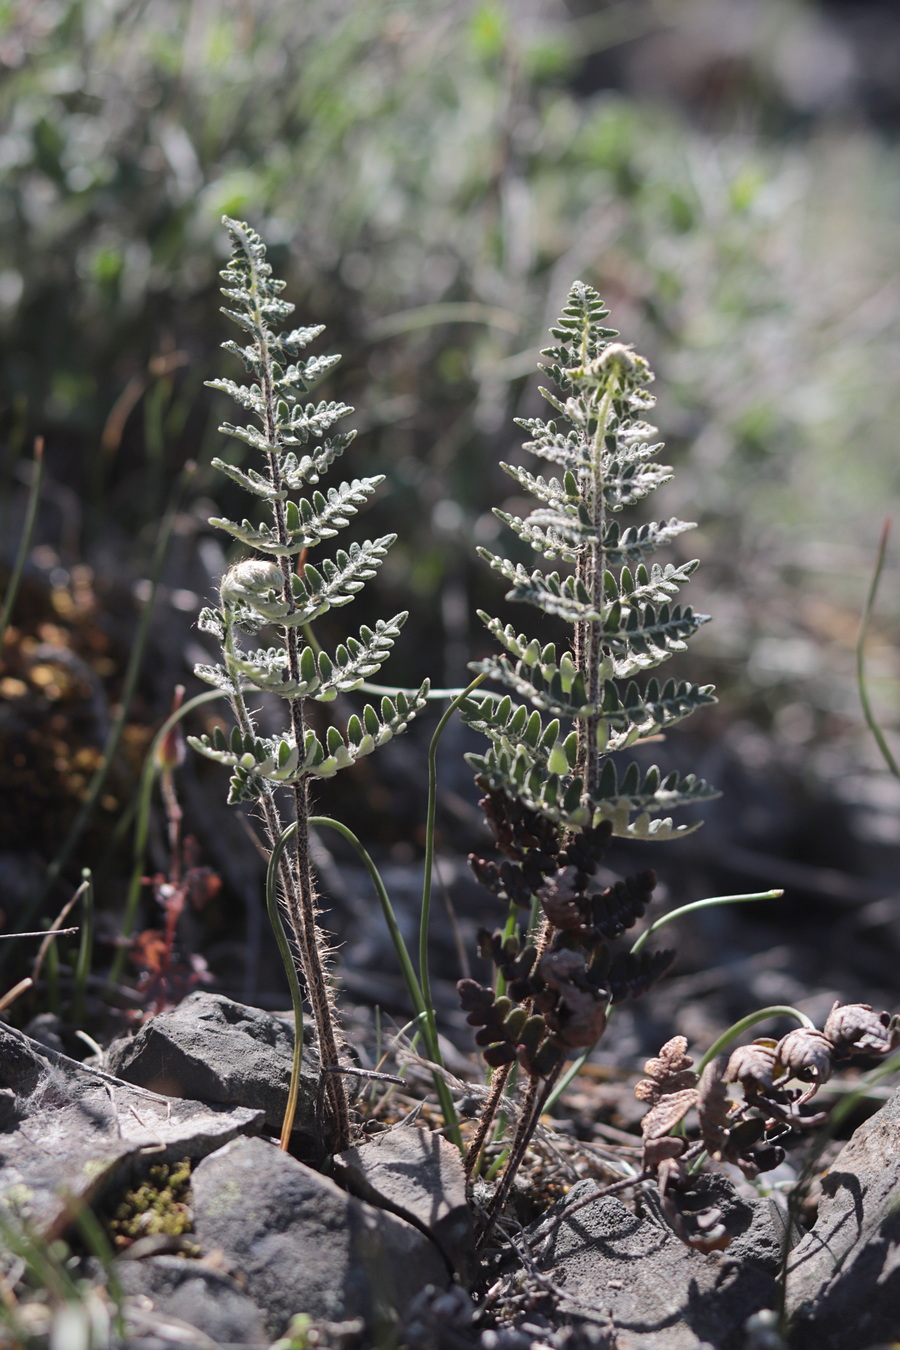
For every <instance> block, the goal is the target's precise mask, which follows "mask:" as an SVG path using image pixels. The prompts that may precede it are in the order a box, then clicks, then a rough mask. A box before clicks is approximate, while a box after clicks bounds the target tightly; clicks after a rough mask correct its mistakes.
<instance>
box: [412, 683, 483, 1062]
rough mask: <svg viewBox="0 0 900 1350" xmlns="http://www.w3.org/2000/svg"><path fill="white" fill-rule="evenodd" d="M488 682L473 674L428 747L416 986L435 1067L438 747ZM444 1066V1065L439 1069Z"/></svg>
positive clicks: (447, 710) (442, 720)
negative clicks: (432, 951) (431, 935)
mask: <svg viewBox="0 0 900 1350" xmlns="http://www.w3.org/2000/svg"><path fill="white" fill-rule="evenodd" d="M486 679H487V676H486V675H476V677H475V679H474V680H472V682H471V683H470V684H468V685H467V686H466V688H465V689H464V690H463V691H462V693H461V694H458V695H457V697H456V698H455V699H454V700H453V702H452V703H451V704H450V706H449V707H448V708H447V709H446V711H445V712H444V714H443V716H442V717H441V720H440V721H439V722H438V724H437V726H436V727H435V729H434V735H433V736H432V738H431V744H430V745H429V747H428V814H427V817H426V822H425V875H424V878H423V883H422V913H421V917H420V920H419V983H420V987H421V990H422V997H423V999H424V1001H425V1007H426V1009H427V1010H428V1028H429V1029H428V1038H429V1039H430V1040H431V1041H433V1046H432V1045H429V1051H432V1049H433V1051H434V1060H435V1063H436V1064H441V1063H442V1062H441V1059H440V1053H439V1051H438V1045H437V1024H436V1022H435V1020H434V1007H433V1004H432V999H431V976H430V972H429V969H428V924H429V920H430V917H431V883H432V875H433V872H434V822H435V815H436V812H437V748H438V744H439V742H440V739H441V737H442V736H443V734H444V730H445V728H446V726H447V723H448V722H449V721H450V718H451V717H452V716H453V714H454V713H455V712H456V710H457V708H458V707H459V706H460V704H461V703H462V702H463V701H464V700H465V699H466V698H468V696H469V694H471V693H472V691H473V690H475V689H477V688H478V686H479V685H480V684H483V683H484V681H485V680H486ZM442 1067H443V1066H442Z"/></svg>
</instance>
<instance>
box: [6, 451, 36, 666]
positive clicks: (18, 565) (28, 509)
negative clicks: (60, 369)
mask: <svg viewBox="0 0 900 1350" xmlns="http://www.w3.org/2000/svg"><path fill="white" fill-rule="evenodd" d="M43 476H44V438H43V436H38V437H37V438H36V439H35V442H34V467H33V469H32V471H31V482H30V484H29V486H28V502H27V504H26V506H25V521H24V524H23V526H22V538H21V539H20V540H19V548H18V551H17V552H16V561H15V563H14V564H13V570H12V574H11V576H10V578H9V585H8V586H7V588H6V595H5V596H4V597H3V609H2V610H0V657H2V655H3V639H4V637H5V636H6V629H7V625H8V624H9V616H10V615H11V614H12V608H13V605H14V604H15V602H16V596H17V594H18V592H19V586H20V584H21V581H22V573H23V572H24V571H25V560H26V558H27V557H28V550H29V548H30V547H31V536H32V535H33V534H34V523H35V520H36V519H37V509H38V501H39V500H40V495H41V479H42V478H43Z"/></svg>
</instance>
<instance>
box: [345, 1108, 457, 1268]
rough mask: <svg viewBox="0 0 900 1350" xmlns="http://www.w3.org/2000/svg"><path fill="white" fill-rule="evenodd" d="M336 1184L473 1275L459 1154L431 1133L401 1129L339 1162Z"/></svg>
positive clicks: (354, 1150) (349, 1152)
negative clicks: (394, 1217)
mask: <svg viewBox="0 0 900 1350" xmlns="http://www.w3.org/2000/svg"><path fill="white" fill-rule="evenodd" d="M332 1171H333V1175H334V1176H335V1178H336V1179H337V1180H338V1181H339V1182H340V1183H341V1185H342V1186H344V1187H345V1188H346V1189H347V1190H348V1191H351V1192H352V1194H353V1195H356V1196H358V1197H359V1198H360V1199H361V1200H368V1201H369V1202H370V1203H371V1204H373V1205H377V1206H378V1207H379V1208H380V1209H387V1210H390V1211H391V1212H392V1213H394V1214H399V1215H400V1217H401V1218H402V1219H406V1220H407V1222H408V1223H412V1224H414V1225H415V1226H416V1227H417V1228H420V1229H422V1231H423V1232H425V1233H427V1234H428V1236H429V1237H430V1238H431V1239H432V1240H433V1241H434V1242H436V1243H437V1245H438V1246H439V1247H440V1249H441V1251H442V1252H443V1254H444V1256H445V1258H446V1260H447V1262H448V1263H449V1265H450V1267H451V1268H452V1269H453V1270H455V1271H456V1272H457V1273H459V1274H460V1275H462V1276H465V1274H466V1272H467V1271H468V1267H469V1263H470V1260H471V1257H472V1252H473V1248H474V1243H475V1231H474V1225H473V1223H472V1212H471V1210H470V1208H469V1204H468V1201H467V1199H466V1174H465V1169H464V1168H463V1163H462V1157H461V1155H460V1152H459V1149H458V1148H456V1147H454V1145H453V1144H451V1143H449V1142H448V1141H447V1140H446V1139H444V1138H442V1136H441V1135H439V1134H434V1133H432V1131H431V1130H425V1129H417V1128H416V1127H415V1126H414V1125H402V1126H399V1127H397V1128H396V1129H393V1130H385V1131H384V1132H383V1133H382V1134H377V1135H375V1136H374V1137H373V1138H370V1139H368V1140H366V1142H365V1143H363V1144H360V1145H359V1146H358V1147H356V1148H350V1149H347V1150H346V1151H345V1152H344V1153H339V1154H337V1155H336V1156H335V1158H334V1160H333V1163H332Z"/></svg>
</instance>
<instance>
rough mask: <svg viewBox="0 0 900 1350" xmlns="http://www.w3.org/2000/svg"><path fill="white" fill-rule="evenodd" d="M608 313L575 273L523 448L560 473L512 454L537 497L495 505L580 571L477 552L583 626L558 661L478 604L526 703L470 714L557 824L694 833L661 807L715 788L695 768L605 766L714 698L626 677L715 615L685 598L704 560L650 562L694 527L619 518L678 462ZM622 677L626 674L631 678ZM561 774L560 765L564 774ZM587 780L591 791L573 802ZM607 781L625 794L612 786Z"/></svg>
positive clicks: (525, 596) (491, 659) (517, 791)
mask: <svg viewBox="0 0 900 1350" xmlns="http://www.w3.org/2000/svg"><path fill="white" fill-rule="evenodd" d="M607 316H608V311H607V310H606V308H605V307H604V305H603V303H602V301H601V300H600V298H599V296H598V295H597V294H596V292H595V291H593V290H592V289H591V287H589V286H585V285H583V284H582V283H580V282H576V283H575V285H574V286H573V287H572V290H571V291H570V293H569V297H568V300H567V303H566V306H565V308H564V310H563V315H562V317H561V319H560V320H559V323H558V324H557V325H556V326H555V327H554V328H553V329H552V330H551V331H552V335H553V337H554V339H555V340H556V341H555V343H554V345H552V346H548V347H547V348H545V349H544V351H543V353H542V354H543V356H544V357H545V358H546V360H545V362H544V363H543V364H541V365H540V369H541V370H543V371H544V372H545V373H546V374H547V375H549V376H550V378H551V379H552V381H553V383H554V385H555V387H556V392H554V391H553V390H551V389H542V390H541V394H542V395H543V396H544V398H545V399H546V400H547V402H548V403H549V404H550V406H551V407H552V408H553V410H554V415H553V416H552V417H551V418H548V419H546V420H544V419H542V418H539V417H534V418H526V419H521V420H520V421H519V425H520V426H521V427H522V428H523V430H524V431H525V432H526V434H527V435H528V440H527V441H526V443H525V449H526V450H527V451H529V452H531V453H532V454H534V455H536V456H538V457H539V458H541V459H544V460H546V461H548V462H549V463H551V464H553V465H555V466H557V469H558V472H557V475H556V476H555V477H547V476H544V475H541V474H534V473H531V472H530V471H529V470H528V469H525V468H521V467H519V466H518V465H510V464H506V463H504V464H503V465H502V467H503V469H504V470H505V471H506V472H507V473H508V474H509V475H510V476H511V477H512V478H513V479H514V480H515V482H516V483H517V485H518V486H519V488H521V489H522V491H523V492H525V493H527V494H528V495H529V496H531V497H533V498H535V499H536V502H537V505H536V507H535V509H534V510H533V511H531V512H530V514H528V515H527V516H525V517H524V518H520V517H519V516H516V515H513V514H512V513H509V512H504V511H497V512H496V514H497V515H498V516H499V517H500V519H501V520H502V521H504V523H505V524H507V525H508V526H509V528H510V529H511V530H512V531H513V532H514V533H515V534H517V535H518V536H519V538H521V539H522V540H524V541H525V542H526V543H528V544H529V545H530V546H531V547H532V548H533V549H534V550H535V551H536V552H538V553H541V554H543V555H544V556H545V557H547V558H560V559H562V560H563V561H564V562H566V563H569V564H571V565H572V573H571V574H570V575H561V574H560V573H558V572H544V571H543V570H529V569H527V568H526V567H524V566H523V565H522V564H521V563H518V562H512V561H509V560H507V559H506V558H504V557H503V556H502V555H500V554H496V553H491V552H490V551H488V550H487V549H479V553H480V554H481V556H482V557H483V558H485V559H486V561H487V562H488V563H490V565H491V567H492V568H493V569H494V570H495V571H497V572H498V573H499V574H500V575H501V576H502V577H503V578H504V579H505V580H506V581H507V583H509V587H510V588H509V590H508V591H507V592H506V599H507V600H510V601H518V602H520V603H524V604H528V605H532V606H533V607H534V608H535V609H538V610H540V611H541V612H542V613H543V614H546V615H550V616H552V617H554V618H559V619H563V620H565V621H566V622H568V623H570V624H572V625H573V628H574V638H573V642H572V651H571V652H569V653H566V654H565V656H564V657H562V658H560V661H559V662H557V659H556V652H555V649H554V650H553V651H552V653H551V652H550V651H549V650H547V649H545V647H544V646H543V645H542V643H541V642H540V641H539V640H538V639H536V638H530V637H528V636H527V635H526V634H523V633H518V632H516V630H515V629H513V628H512V627H511V626H510V625H507V626H505V627H504V626H503V625H502V624H501V623H500V621H499V620H494V619H491V618H490V616H488V615H485V614H482V616H481V617H482V618H483V620H484V621H485V623H486V625H487V627H488V630H489V632H490V633H491V634H492V635H493V637H494V638H495V639H497V640H498V641H499V642H500V643H501V645H502V646H503V647H504V648H505V652H506V654H504V655H499V656H488V657H485V658H483V659H482V660H480V661H478V662H475V663H473V665H472V669H473V671H476V672H478V673H479V674H482V675H487V676H488V677H490V678H491V679H493V680H496V681H497V682H498V683H500V684H501V685H503V686H505V687H506V688H507V689H508V690H510V691H511V694H512V695H513V696H514V697H515V698H517V699H520V700H522V703H521V705H520V707H518V708H517V707H515V706H514V705H513V704H512V703H508V701H507V700H505V699H504V700H501V701H500V704H499V707H500V708H501V709H502V710H503V715H502V716H501V714H500V713H499V712H497V710H496V709H495V710H493V711H492V710H491V709H490V708H489V707H488V705H487V703H486V702H485V701H484V700H481V701H480V702H479V703H477V704H476V703H474V702H472V701H470V702H469V703H467V705H466V707H465V708H464V710H463V715H464V717H465V718H466V720H467V721H470V722H471V724H472V725H473V726H476V727H477V728H478V729H479V730H480V731H482V732H483V733H484V734H485V735H486V736H487V737H488V738H489V740H490V741H491V746H490V749H489V750H488V752H487V754H486V755H485V756H483V757H480V758H479V757H476V758H475V759H473V760H472V762H473V763H476V761H477V767H478V768H479V773H480V774H481V776H482V777H483V778H484V779H485V782H489V783H490V784H491V788H490V790H491V791H494V790H496V791H503V790H504V789H503V785H502V780H503V775H504V774H505V773H508V774H509V775H510V780H509V787H508V789H506V790H507V791H509V792H510V793H511V794H512V795H513V796H515V797H516V798H517V799H518V800H519V801H520V802H522V803H523V804H525V805H527V806H530V808H531V809H534V810H537V811H539V812H540V813H541V814H543V815H546V816H547V817H548V819H550V820H552V821H554V822H556V823H558V824H559V825H560V827H561V828H562V827H565V828H568V829H578V828H583V827H584V823H585V822H587V823H592V822H593V823H597V822H599V821H600V820H606V819H608V820H610V821H611V822H612V824H613V827H614V829H615V831H616V833H618V834H629V833H632V834H634V833H637V834H638V835H640V837H642V838H651V837H652V838H662V837H670V836H671V835H673V834H677V833H682V832H684V831H683V830H682V829H681V828H680V827H675V826H674V825H672V824H671V821H667V823H659V821H658V820H657V819H656V818H657V817H660V816H661V813H662V812H663V811H665V810H669V809H674V808H675V807H677V806H679V805H687V804H688V803H689V802H693V801H694V800H698V799H703V798H705V797H707V796H709V795H711V793H712V789H710V788H708V786H707V785H705V784H704V785H703V786H702V788H701V787H700V786H698V785H697V784H695V783H694V782H693V780H690V779H685V780H683V781H682V780H680V779H678V780H677V783H678V784H681V786H677V787H676V786H673V784H674V783H675V782H676V780H672V782H668V781H667V783H666V785H665V786H664V787H663V786H660V785H659V784H657V785H656V787H654V786H653V774H652V773H651V775H650V779H649V780H648V783H647V784H638V785H634V784H633V783H632V778H631V777H630V776H629V775H631V774H632V773H633V771H632V770H627V771H626V776H625V779H624V780H623V783H624V786H623V788H622V790H621V791H620V790H619V789H618V788H617V787H615V782H614V780H611V779H610V778H609V774H610V773H613V774H614V772H615V770H614V765H613V762H612V760H611V759H610V756H611V755H614V754H615V753H616V752H617V751H621V750H623V749H626V748H627V747H628V746H630V745H633V744H635V743H637V742H639V741H642V740H646V739H647V738H648V737H651V736H656V735H659V734H660V733H661V732H663V731H665V730H666V729H667V728H668V727H670V726H672V725H674V724H675V723H676V722H678V721H680V720H681V719H682V718H684V717H686V716H688V715H689V714H690V713H691V712H693V711H694V710H695V709H696V708H698V707H701V706H704V705H705V704H707V703H709V702H711V701H712V698H713V695H712V691H711V687H710V686H705V685H704V686H696V685H688V684H686V683H684V682H682V683H681V684H678V685H676V684H675V683H674V682H673V681H669V682H668V683H666V684H665V686H664V687H663V688H661V687H660V685H659V683H658V682H657V681H656V680H655V679H651V680H650V682H649V683H648V684H647V686H646V688H645V689H643V690H641V688H640V687H639V685H638V684H637V683H636V682H635V681H634V680H633V679H632V678H631V677H632V676H634V675H636V674H640V673H641V672H643V671H646V670H650V669H651V668H653V667H655V666H658V665H660V664H661V663H662V662H664V661H666V660H667V659H668V658H669V657H670V656H671V655H673V654H674V653H676V652H679V651H683V650H684V649H685V647H686V645H687V641H688V639H689V638H690V637H691V636H692V634H693V633H695V632H696V631H697V629H698V628H699V627H700V626H701V624H703V623H705V622H706V620H707V616H706V615H703V614H697V613H695V612H694V610H693V609H692V608H691V607H690V606H683V605H681V604H679V603H677V596H678V593H679V591H680V588H681V586H683V585H684V584H685V583H686V582H687V581H689V580H690V578H691V576H692V575H693V573H694V571H695V569H696V567H697V562H696V560H693V561H688V562H679V563H665V564H659V563H656V562H653V563H648V561H647V559H648V557H649V555H651V554H652V553H654V552H655V551H656V550H657V549H659V548H662V547H664V546H666V545H668V544H670V543H672V541H673V540H675V539H677V538H678V536H679V535H680V534H682V533H683V532H684V531H685V530H687V529H690V528H691V526H690V525H689V524H688V523H687V522H685V521H680V520H677V519H675V518H672V519H670V520H667V521H655V522H647V523H645V524H641V525H633V526H627V527H625V528H623V527H622V526H621V524H620V522H619V520H618V519H617V517H618V515H619V513H620V512H622V511H624V510H626V509H627V508H628V507H630V506H632V505H633V504H635V503H636V502H638V501H639V500H641V499H642V498H644V497H646V496H647V495H648V494H649V493H651V492H653V491H655V490H656V489H657V488H658V487H661V486H662V485H663V484H664V483H666V482H668V480H669V479H670V478H671V476H672V470H671V468H670V467H668V466H667V465H664V464H660V463H659V462H658V461H657V456H658V454H659V452H660V450H661V449H662V442H661V441H659V440H657V439H656V428H655V427H653V426H651V425H650V424H649V422H648V421H647V420H646V417H645V414H646V412H647V410H648V409H649V408H651V407H652V406H653V402H654V400H653V397H652V395H651V393H650V391H649V384H650V382H651V381H652V379H653V375H652V372H651V371H650V369H649V367H648V365H647V363H646V361H644V359H643V358H642V357H640V356H638V355H637V354H636V353H635V352H634V351H633V350H632V349H631V348H630V347H628V346H626V345H625V344H624V343H622V342H620V341H618V340H617V339H618V334H617V333H616V332H615V330H614V329H612V328H609V327H607V326H606V325H605V323H604V320H605V319H606V318H607ZM621 680H626V681H630V683H628V684H627V685H626V686H625V687H624V688H621V687H620V686H619V684H618V683H617V682H618V681H621ZM470 704H471V707H470ZM529 708H534V709H539V710H540V711H541V712H543V713H545V714H549V715H551V716H552V717H554V718H555V719H560V720H561V723H562V724H564V725H561V726H560V727H559V728H558V729H556V730H555V732H554V736H555V739H554V741H553V746H552V748H551V750H549V751H547V749H546V743H545V742H543V741H542V742H541V747H542V748H541V749H536V747H535V746H534V745H532V744H529V742H528V741H518V742H517V741H516V739H515V737H516V736H517V734H519V732H520V730H521V728H523V727H524V726H526V725H529V724H530V723H529V720H528V719H529V713H528V711H527V710H528V709H529ZM566 727H569V728H571V730H568V731H567V730H566ZM573 754H574V756H575V758H574V759H573ZM634 771H636V770H634ZM654 772H655V771H654ZM548 775H549V777H548ZM554 775H561V777H560V778H559V781H558V782H557V781H555V780H554ZM545 778H546V779H547V782H548V783H550V784H551V786H550V787H549V788H548V787H545V786H544V785H543V781H542V780H543V779H545ZM576 781H577V782H578V783H579V784H580V791H581V798H580V801H579V803H577V804H575V805H573V804H572V801H571V794H572V791H573V788H572V783H573V782H576ZM611 782H613V785H614V787H615V790H614V791H613V790H611V789H610V790H607V789H609V785H610V783H611ZM566 794H568V797H567V795H566ZM563 798H565V799H566V805H565V808H564V809H563V807H561V805H560V802H561V800H562V799H563ZM579 822H581V825H579Z"/></svg>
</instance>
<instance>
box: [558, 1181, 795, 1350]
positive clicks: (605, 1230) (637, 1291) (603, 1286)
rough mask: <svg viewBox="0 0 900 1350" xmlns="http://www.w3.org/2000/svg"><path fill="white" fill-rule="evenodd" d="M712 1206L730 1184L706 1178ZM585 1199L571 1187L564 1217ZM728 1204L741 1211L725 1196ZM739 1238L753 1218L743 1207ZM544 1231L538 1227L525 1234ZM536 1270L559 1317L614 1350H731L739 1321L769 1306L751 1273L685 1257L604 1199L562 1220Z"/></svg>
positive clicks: (764, 1280) (759, 1271) (764, 1287)
mask: <svg viewBox="0 0 900 1350" xmlns="http://www.w3.org/2000/svg"><path fill="white" fill-rule="evenodd" d="M715 1183H716V1186H717V1188H718V1190H721V1191H722V1197H720V1196H719V1194H718V1190H717V1191H716V1199H717V1201H718V1200H719V1199H720V1198H722V1199H723V1200H724V1198H725V1192H726V1188H727V1189H729V1190H730V1189H731V1188H730V1184H729V1183H728V1182H727V1179H726V1178H724V1177H717V1178H715ZM592 1189H594V1183H593V1182H581V1183H579V1185H577V1186H574V1187H573V1188H572V1190H571V1191H570V1193H569V1195H568V1197H567V1198H566V1201H565V1202H564V1212H565V1209H568V1208H570V1207H571V1206H573V1205H574V1204H576V1203H577V1202H578V1201H579V1200H581V1199H583V1198H584V1197H585V1196H586V1195H588V1194H590V1192H591V1190H592ZM731 1196H732V1198H733V1201H734V1202H735V1203H736V1204H737V1205H744V1202H741V1201H739V1200H738V1199H737V1197H736V1195H734V1192H733V1190H732V1191H731ZM744 1208H745V1209H746V1211H747V1214H746V1216H745V1217H746V1229H745V1231H749V1229H750V1228H751V1226H752V1220H753V1210H752V1209H751V1207H750V1206H749V1205H744ZM545 1223H546V1220H543V1221H541V1224H540V1225H536V1226H535V1232H536V1231H538V1230H539V1229H540V1227H542V1226H543V1224H545ZM541 1267H542V1269H543V1270H544V1271H545V1273H546V1274H548V1275H549V1277H550V1279H551V1280H552V1282H553V1283H554V1285H556V1286H557V1288H558V1289H559V1292H560V1295H561V1299H560V1303H559V1309H558V1311H559V1313H560V1314H562V1315H564V1316H569V1317H571V1318H575V1319H580V1320H583V1321H585V1322H596V1323H598V1324H599V1325H600V1326H609V1324H610V1319H611V1322H612V1325H613V1326H614V1327H615V1335H616V1340H615V1344H616V1347H617V1350H698V1347H699V1346H700V1345H704V1344H707V1343H709V1344H712V1345H713V1346H715V1347H716V1348H717V1350H740V1348H741V1347H742V1346H743V1330H742V1328H743V1325H744V1322H745V1321H746V1319H747V1318H748V1317H749V1316H750V1315H751V1314H752V1313H754V1312H756V1311H758V1310H759V1309H760V1308H762V1307H764V1306H767V1304H768V1303H770V1302H771V1300H772V1299H773V1298H774V1293H775V1283H774V1280H773V1278H772V1276H771V1275H770V1274H768V1273H767V1272H766V1271H765V1270H764V1269H763V1268H762V1267H761V1265H759V1264H757V1263H756V1262H749V1261H746V1260H742V1261H735V1260H731V1259H729V1253H728V1251H725V1252H714V1253H711V1254H710V1255H704V1254H702V1253H700V1252H697V1251H692V1250H691V1249H690V1248H688V1247H686V1246H685V1245H684V1244H683V1243H682V1242H681V1241H679V1239H678V1238H677V1237H676V1236H675V1234H674V1233H673V1232H672V1231H671V1229H670V1228H669V1227H668V1225H666V1224H665V1223H664V1222H663V1221H662V1220H661V1219H659V1218H658V1217H657V1216H656V1215H654V1214H653V1212H652V1211H649V1210H645V1214H644V1215H643V1216H640V1215H637V1214H634V1213H632V1212H631V1211H630V1210H628V1209H626V1208H625V1206H624V1205H623V1204H622V1203H621V1202H620V1201H619V1200H617V1199H615V1197H613V1196H606V1197H603V1198H601V1199H598V1200H596V1201H594V1203H593V1204H590V1205H587V1206H585V1208H584V1209H580V1210H578V1212H577V1213H574V1214H572V1215H571V1217H570V1218H564V1219H563V1221H562V1223H561V1224H560V1226H559V1228H558V1229H557V1230H556V1234H555V1237H554V1239H553V1244H552V1247H551V1249H550V1251H549V1252H548V1253H547V1254H546V1255H545V1256H544V1257H543V1259H542V1261H541Z"/></svg>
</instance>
